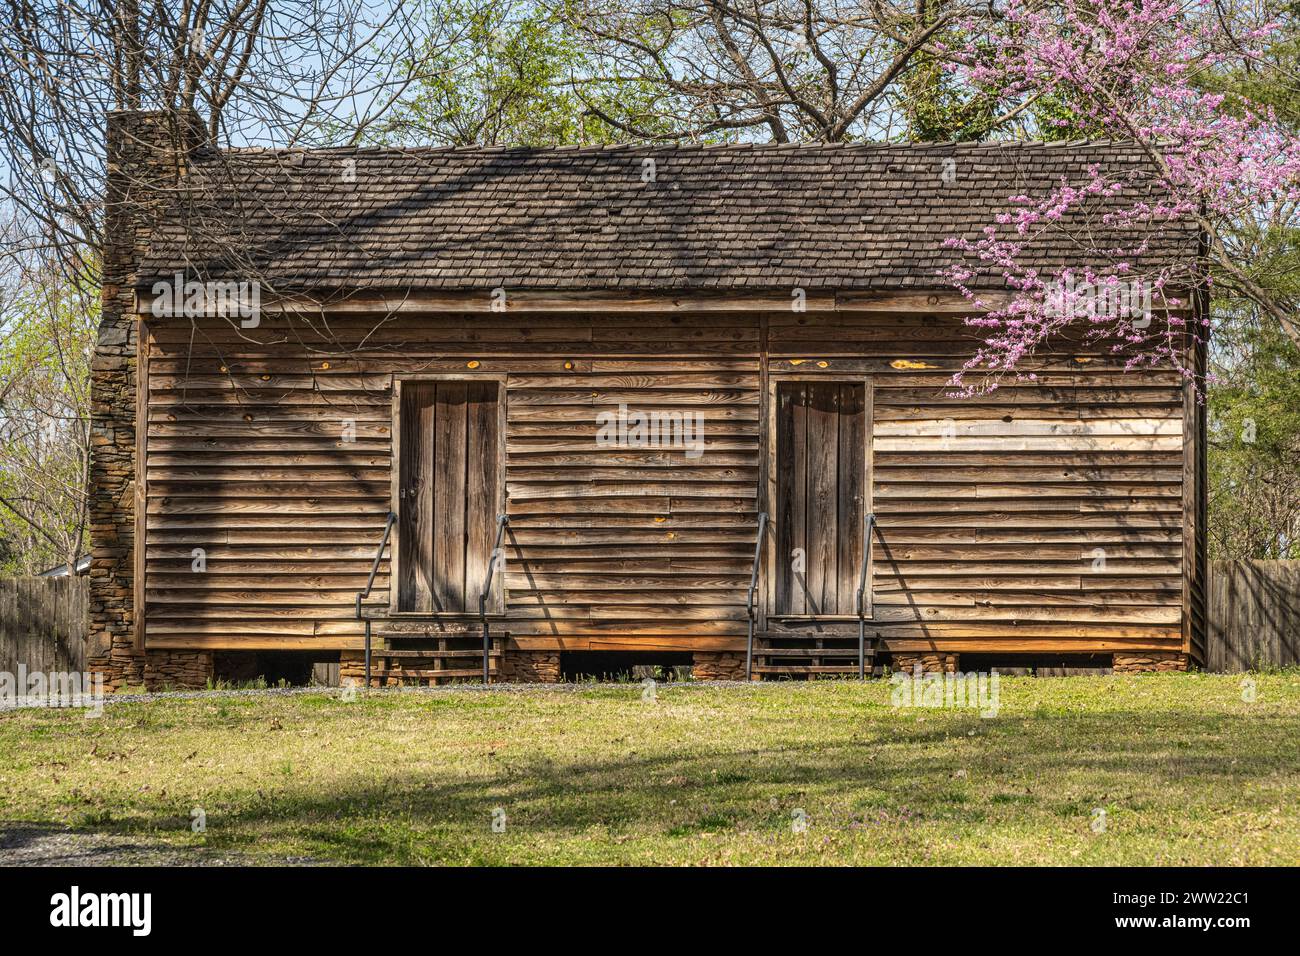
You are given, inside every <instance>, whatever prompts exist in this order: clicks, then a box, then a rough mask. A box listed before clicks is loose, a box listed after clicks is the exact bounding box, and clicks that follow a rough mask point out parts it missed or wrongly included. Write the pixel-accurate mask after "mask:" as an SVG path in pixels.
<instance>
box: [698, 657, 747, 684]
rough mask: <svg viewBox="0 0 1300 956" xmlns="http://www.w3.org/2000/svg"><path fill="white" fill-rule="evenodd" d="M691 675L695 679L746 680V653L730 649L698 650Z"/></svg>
mask: <svg viewBox="0 0 1300 956" xmlns="http://www.w3.org/2000/svg"><path fill="white" fill-rule="evenodd" d="M691 677H692V678H694V679H695V680H744V679H745V655H744V654H742V653H738V652H737V653H733V652H729V651H717V652H713V651H709V652H706V651H696V652H695V655H694V661H693V663H692V665H691Z"/></svg>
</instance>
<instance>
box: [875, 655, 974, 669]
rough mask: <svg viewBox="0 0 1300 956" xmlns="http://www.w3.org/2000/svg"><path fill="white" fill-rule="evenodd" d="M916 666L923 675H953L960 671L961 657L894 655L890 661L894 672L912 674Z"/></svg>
mask: <svg viewBox="0 0 1300 956" xmlns="http://www.w3.org/2000/svg"><path fill="white" fill-rule="evenodd" d="M918 666H919V667H920V668H921V673H923V674H955V673H956V672H957V671H959V670H960V669H961V655H960V654H940V653H924V654H894V655H893V656H892V657H891V659H890V667H891V668H892V669H893V670H895V671H903V672H905V673H908V674H912V673H915V672H916V668H917V667H918Z"/></svg>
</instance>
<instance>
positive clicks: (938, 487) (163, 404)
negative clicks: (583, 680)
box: [145, 312, 1186, 651]
mask: <svg viewBox="0 0 1300 956" xmlns="http://www.w3.org/2000/svg"><path fill="white" fill-rule="evenodd" d="M295 322H297V323H298V325H297V326H295V327H293V329H292V331H286V328H288V326H287V323H286V320H285V319H284V318H283V317H280V316H277V315H276V314H274V313H268V314H266V315H264V316H263V321H262V326H261V327H259V328H257V329H250V330H241V329H237V328H235V327H232V326H230V325H225V324H220V323H217V324H212V325H210V326H203V327H200V328H198V329H197V330H196V329H192V328H190V326H189V324H188V323H186V322H184V321H181V320H176V321H173V322H170V323H169V322H160V323H154V326H155V327H153V328H152V329H151V332H152V343H151V353H150V362H149V391H148V395H149V405H148V419H147V420H148V437H147V467H146V469H145V473H146V476H147V491H146V506H145V511H146V518H145V521H146V562H145V568H146V576H147V580H146V592H145V595H146V636H147V637H146V639H147V642H148V644H149V646H157V647H181V646H200V647H218V646H228V647H255V646H261V647H271V646H275V647H319V648H321V649H336V648H354V647H357V646H359V645H360V642H361V636H362V627H361V625H360V624H359V622H356V621H355V620H353V598H354V595H355V593H356V592H357V591H358V590H359V589H361V588H362V587H364V585H365V582H366V576H367V573H368V571H369V567H370V560H371V558H372V557H373V553H374V548H375V546H376V544H377V543H378V540H379V537H380V534H381V533H382V530H383V526H384V521H385V516H386V515H387V513H388V511H389V509H390V507H391V501H390V497H391V493H390V482H391V468H392V448H393V434H392V430H393V427H394V423H393V420H392V411H391V409H392V381H393V376H394V375H401V376H417V377H418V376H436V375H439V374H457V375H465V374H474V373H482V374H484V375H493V376H504V377H505V380H506V389H505V393H506V434H505V454H506V460H505V475H504V478H505V490H506V494H507V511H508V513H509V515H510V529H509V532H508V534H507V538H506V555H507V566H506V569H505V575H504V586H505V588H506V592H507V595H508V615H507V616H508V619H509V623H508V625H507V629H508V630H509V631H510V633H511V636H512V638H513V639H514V640H516V641H517V642H518V643H520V645H521V646H533V647H542V646H556V645H559V646H565V647H571V648H585V647H613V646H621V644H626V643H634V642H641V644H642V646H645V647H648V648H668V647H689V646H696V647H700V648H721V647H738V646H740V645H741V644H742V643H743V636H744V633H745V611H744V600H745V593H744V592H745V586H746V585H747V583H748V577H749V567H750V558H751V554H752V550H753V531H754V527H755V523H756V519H757V513H758V511H759V510H760V509H761V508H768V509H770V508H771V507H772V506H771V504H770V503H769V502H768V501H767V500H766V488H767V487H768V485H767V484H766V480H767V477H768V476H767V473H766V468H767V466H766V459H765V450H766V449H765V442H766V440H767V439H766V437H765V435H766V423H765V415H766V412H767V406H766V402H767V400H766V397H765V395H766V384H767V383H766V381H765V379H766V374H767V372H768V371H769V370H770V371H771V372H783V373H798V374H799V375H801V376H804V375H808V376H820V375H824V376H825V377H826V378H827V379H828V380H834V378H835V377H836V376H837V375H839V376H844V377H848V378H853V379H855V380H858V381H861V380H862V379H863V377H865V376H869V377H870V381H871V386H872V390H871V396H870V398H871V400H870V402H869V407H870V409H871V415H870V418H871V424H872V432H873V438H872V443H871V444H872V448H871V455H872V468H871V472H870V500H871V502H872V507H873V510H874V511H875V513H876V514H877V515H878V520H879V533H880V537H879V538H878V539H877V542H876V552H875V553H876V556H875V595H876V597H875V603H876V610H877V613H876V618H877V624H876V625H875V628H874V629H875V630H877V631H878V633H879V634H880V636H881V637H883V638H884V639H885V641H886V646H887V647H890V648H894V649H917V648H928V647H938V648H942V649H970V650H976V649H978V650H993V649H998V648H1001V649H1006V650H1047V649H1054V650H1081V651H1091V650H1111V649H1124V648H1129V647H1135V648H1152V649H1181V648H1182V646H1183V640H1184V632H1183V623H1182V614H1183V571H1184V561H1185V558H1184V554H1185V549H1184V533H1185V532H1184V512H1183V496H1184V491H1185V485H1184V474H1185V468H1184V427H1185V425H1184V419H1185V416H1186V408H1185V395H1184V389H1183V383H1182V381H1181V379H1180V378H1179V376H1178V375H1177V374H1176V373H1173V372H1161V371H1145V372H1141V373H1125V372H1124V371H1123V370H1122V368H1120V367H1118V366H1116V365H1113V364H1111V363H1110V362H1109V361H1108V360H1107V357H1106V354H1105V350H1104V349H1103V348H1102V347H1096V348H1094V349H1092V350H1090V351H1085V350H1083V349H1081V348H1077V349H1070V350H1069V351H1068V352H1064V353H1062V354H1060V355H1055V356H1051V357H1049V358H1047V359H1045V360H1043V361H1042V362H1040V363H1039V364H1040V368H1039V369H1038V372H1037V374H1038V378H1037V380H1036V381H1034V382H1032V383H1021V384H1017V385H1014V386H1009V387H1005V388H1002V389H999V390H997V391H995V392H993V393H991V394H989V395H986V396H980V397H978V398H974V399H964V398H958V397H954V396H952V395H951V394H949V389H948V388H947V386H946V383H947V380H948V376H949V375H950V374H951V373H952V372H953V371H956V370H957V369H958V368H960V365H961V363H962V360H963V358H964V356H965V355H967V354H969V352H970V350H971V348H972V339H971V336H970V333H969V330H967V329H965V328H964V327H963V326H962V325H961V323H960V322H959V321H958V320H954V319H940V318H934V317H929V316H924V315H901V314H900V315H880V314H873V315H842V314H832V315H829V316H818V315H807V314H796V313H747V312H713V313H708V314H680V313H674V314H671V315H658V314H654V313H648V314H638V315H634V316H629V315H620V314H611V315H581V314H573V315H564V314H545V315H540V314H505V315H497V314H489V315H483V314H475V315H460V314H443V315H428V316H411V315H399V316H395V317H384V316H365V315H349V316H347V317H338V318H337V319H334V320H332V321H330V322H329V323H324V322H321V321H320V320H319V319H317V320H316V321H315V322H311V321H307V322H304V320H303V319H301V318H299V319H296V320H295ZM326 329H328V330H329V331H328V333H327V332H326V331H325V330H326ZM620 404H625V405H627V406H628V407H629V408H631V409H634V410H638V411H659V412H665V413H690V414H691V415H696V414H698V415H699V416H701V418H702V420H703V422H704V442H703V449H702V454H700V455H699V456H698V457H694V456H688V455H687V454H686V452H685V451H684V450H682V449H680V448H671V449H669V448H627V447H601V446H599V445H598V444H597V442H596V435H597V431H598V428H599V427H600V426H599V423H598V421H597V416H598V415H599V414H600V413H601V412H606V411H617V409H618V407H619V405H620ZM195 548H201V549H203V550H204V552H205V553H206V562H207V568H206V571H205V572H203V573H201V574H200V573H196V572H194V571H193V570H192V569H191V568H192V561H193V560H194V558H193V549H195ZM835 548H836V550H835V551H834V553H835V554H837V556H838V555H844V554H847V555H850V556H852V555H856V553H857V552H856V550H855V548H854V547H851V546H845V545H844V543H843V542H837V543H836V546H835ZM1098 549H1102V550H1101V552H1100V553H1101V555H1102V556H1104V565H1103V564H1102V563H1101V562H1099V561H1098V555H1099V552H1098ZM389 573H390V568H389V564H388V561H387V559H385V560H384V561H381V563H380V566H379V574H378V577H377V579H376V589H377V590H376V593H375V595H374V596H375V599H376V601H377V602H380V603H382V602H383V601H385V600H386V599H387V594H386V591H387V589H388V587H389V584H390V581H389ZM767 578H768V580H766V581H765V587H766V588H767V589H768V590H767V595H768V602H769V603H768V607H769V608H770V607H771V599H772V596H771V584H772V582H771V580H770V579H771V575H768V576H767ZM841 603H843V602H841Z"/></svg>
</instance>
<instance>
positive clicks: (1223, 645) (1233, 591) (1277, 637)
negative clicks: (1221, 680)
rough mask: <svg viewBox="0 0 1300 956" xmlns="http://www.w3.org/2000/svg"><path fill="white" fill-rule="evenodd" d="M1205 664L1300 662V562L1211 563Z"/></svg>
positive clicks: (1227, 669) (1234, 669)
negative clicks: (1208, 623) (1208, 631)
mask: <svg viewBox="0 0 1300 956" xmlns="http://www.w3.org/2000/svg"><path fill="white" fill-rule="evenodd" d="M1209 619H1210V633H1209V635H1208V640H1207V643H1206V657H1207V658H1208V659H1207V660H1206V662H1205V669H1206V670H1209V671H1217V672H1224V673H1229V674H1235V673H1240V672H1241V671H1245V670H1250V669H1251V668H1252V667H1259V666H1261V665H1273V666H1284V665H1287V664H1292V665H1294V664H1300V561H1213V562H1211V563H1210V607H1209Z"/></svg>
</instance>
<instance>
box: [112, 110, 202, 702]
mask: <svg viewBox="0 0 1300 956" xmlns="http://www.w3.org/2000/svg"><path fill="white" fill-rule="evenodd" d="M205 135H206V134H205V132H204V127H203V124H202V122H201V121H200V120H199V118H198V115H197V114H195V113H193V112H188V113H184V114H177V113H172V112H166V111H147V112H145V111H115V112H112V113H109V114H108V121H107V125H106V131H105V145H106V151H107V160H108V162H107V171H108V172H107V177H106V195H105V199H104V240H103V248H102V249H101V250H100V253H101V267H102V273H103V293H102V304H101V318H100V325H99V337H98V341H97V343H96V346H95V356H94V358H93V360H92V363H91V438H90V440H91V459H90V477H89V488H88V491H89V495H90V543H91V563H90V628H89V639H88V644H87V653H86V660H87V665H86V667H87V670H89V671H92V672H93V671H101V672H103V674H104V679H105V683H106V686H107V687H109V688H111V689H113V690H116V689H118V688H120V687H122V686H123V685H126V684H130V685H139V684H141V683H143V676H144V668H143V664H144V651H143V634H142V633H141V634H137V633H136V628H135V600H136V598H135V591H134V588H135V548H134V542H135V529H136V482H135V477H136V474H135V464H136V389H137V377H136V370H137V369H138V368H139V365H140V362H139V357H140V350H139V339H140V337H139V328H140V323H139V321H138V319H137V316H136V315H135V294H134V293H135V278H136V271H137V268H138V265H139V262H140V260H141V258H142V257H143V256H144V254H145V252H146V251H147V250H148V248H149V240H150V236H151V233H152V230H153V227H154V224H155V223H156V222H157V220H158V217H159V215H160V214H161V212H162V210H163V209H164V208H165V206H166V205H167V203H168V202H169V201H170V200H171V199H173V198H174V197H175V195H176V189H177V186H178V185H179V184H180V182H181V181H182V179H183V178H184V176H185V170H186V167H187V164H188V159H189V156H190V154H191V153H192V152H193V151H194V150H195V149H196V148H198V147H199V146H201V145H203V142H204V138H205ZM141 427H143V424H142V425H141Z"/></svg>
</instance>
